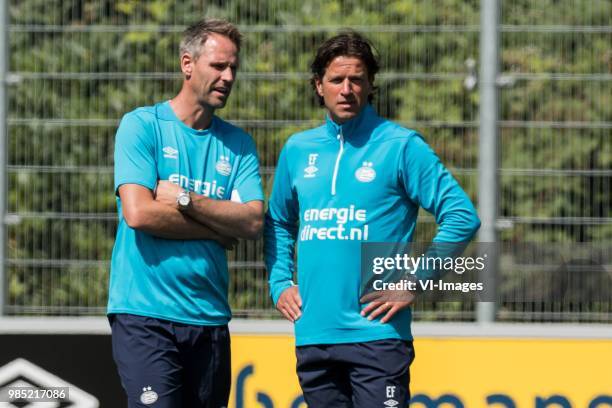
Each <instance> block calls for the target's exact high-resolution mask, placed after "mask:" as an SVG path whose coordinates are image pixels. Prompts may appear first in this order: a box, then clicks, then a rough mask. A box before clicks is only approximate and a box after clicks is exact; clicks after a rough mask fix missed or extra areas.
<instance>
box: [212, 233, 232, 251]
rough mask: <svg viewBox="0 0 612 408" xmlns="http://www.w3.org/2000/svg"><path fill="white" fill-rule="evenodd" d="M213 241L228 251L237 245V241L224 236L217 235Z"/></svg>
mask: <svg viewBox="0 0 612 408" xmlns="http://www.w3.org/2000/svg"><path fill="white" fill-rule="evenodd" d="M213 239H214V240H215V241H217V242H218V243H219V244H221V246H223V248H225V249H227V250H228V251H231V250H233V249H234V247H236V245H238V240H237V239H236V238H232V237H226V236H225V235H220V234H217V236H216V237H215V238H213Z"/></svg>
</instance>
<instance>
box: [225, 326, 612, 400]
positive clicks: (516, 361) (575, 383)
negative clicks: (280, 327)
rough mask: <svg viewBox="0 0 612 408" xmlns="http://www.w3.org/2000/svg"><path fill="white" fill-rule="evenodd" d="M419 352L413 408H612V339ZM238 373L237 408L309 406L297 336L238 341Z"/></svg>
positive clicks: (423, 344)
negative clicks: (301, 384)
mask: <svg viewBox="0 0 612 408" xmlns="http://www.w3.org/2000/svg"><path fill="white" fill-rule="evenodd" d="M415 348H416V360H415V362H414V364H413V365H412V369H411V374H412V386H411V390H412V395H413V400H412V404H411V408H412V407H414V408H421V407H423V408H437V407H439V408H463V407H466V408H467V407H469V408H480V407H494V408H514V407H517V408H531V407H533V408H546V407H550V408H610V407H612V339H610V340H559V339H557V340H555V339H497V338H496V339H487V338H443V339H436V338H418V339H417V340H416V341H415ZM232 370H233V383H232V395H231V399H230V407H232V408H306V404H305V403H304V402H303V400H302V399H301V392H300V388H299V384H298V381H297V376H296V374H295V353H294V342H293V338H292V337H291V336H288V335H287V336H272V335H270V336H268V335H234V336H233V337H232ZM372 408H378V407H372ZM380 408H385V407H382V406H381V407H380Z"/></svg>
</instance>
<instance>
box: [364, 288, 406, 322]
mask: <svg viewBox="0 0 612 408" xmlns="http://www.w3.org/2000/svg"><path fill="white" fill-rule="evenodd" d="M414 298H415V294H414V292H410V291H385V290H378V291H374V292H372V293H368V294H367V295H365V296H363V297H362V298H361V299H359V302H361V303H368V302H369V303H368V305H367V306H366V307H365V308H364V309H363V310H362V311H361V315H362V316H364V317H365V316H367V317H368V320H373V319H375V318H376V317H378V316H380V315H381V314H383V313H385V312H386V313H385V315H384V316H383V318H382V319H380V322H381V323H387V322H388V321H389V320H391V318H392V317H393V316H394V315H395V314H396V313H397V312H399V311H400V310H402V309H405V308H407V307H408V306H410V305H411V304H412V302H413V301H414Z"/></svg>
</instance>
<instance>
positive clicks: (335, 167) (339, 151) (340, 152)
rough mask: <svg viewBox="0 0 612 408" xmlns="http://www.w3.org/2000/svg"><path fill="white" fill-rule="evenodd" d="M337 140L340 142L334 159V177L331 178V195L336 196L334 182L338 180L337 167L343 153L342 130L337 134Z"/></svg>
mask: <svg viewBox="0 0 612 408" xmlns="http://www.w3.org/2000/svg"><path fill="white" fill-rule="evenodd" d="M338 140H339V141H340V150H338V156H337V157H336V165H335V166H334V175H333V177H332V186H331V193H332V195H336V180H337V179H338V167H339V166H340V158H341V157H342V152H344V137H342V130H340V133H338Z"/></svg>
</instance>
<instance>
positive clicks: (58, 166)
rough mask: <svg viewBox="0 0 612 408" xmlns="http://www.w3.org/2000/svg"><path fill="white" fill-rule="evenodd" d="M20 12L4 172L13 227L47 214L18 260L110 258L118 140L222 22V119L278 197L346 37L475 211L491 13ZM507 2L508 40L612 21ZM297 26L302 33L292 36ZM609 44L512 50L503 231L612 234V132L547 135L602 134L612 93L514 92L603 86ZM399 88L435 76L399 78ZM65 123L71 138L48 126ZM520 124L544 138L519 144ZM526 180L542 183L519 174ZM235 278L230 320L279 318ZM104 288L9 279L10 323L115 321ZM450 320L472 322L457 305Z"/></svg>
mask: <svg viewBox="0 0 612 408" xmlns="http://www.w3.org/2000/svg"><path fill="white" fill-rule="evenodd" d="M9 3H10V10H9V11H10V21H11V24H12V25H13V26H14V27H22V28H23V29H18V30H12V31H11V33H10V34H11V35H10V69H11V71H13V72H17V73H24V76H23V78H22V80H21V82H19V83H18V84H16V85H14V86H13V87H12V88H11V89H10V100H9V102H10V103H9V107H10V112H9V116H10V118H12V119H14V120H18V122H16V123H14V124H12V125H11V127H10V138H9V141H8V157H9V163H10V165H13V166H20V167H19V168H15V169H14V170H11V172H10V173H9V178H8V182H9V202H8V206H9V211H10V212H17V213H25V214H34V215H35V214H47V215H49V217H29V218H28V217H25V218H23V219H22V220H21V222H20V223H18V224H16V225H12V226H11V227H10V228H9V252H8V256H9V258H10V259H16V260H34V261H36V262H44V261H45V260H75V259H78V260H94V261H96V260H100V261H105V260H108V259H109V258H110V253H111V250H112V244H113V239H114V232H115V219H114V218H113V217H112V214H113V213H114V212H115V211H116V209H115V197H114V194H113V186H112V184H113V183H112V173H111V172H110V170H111V168H112V154H113V136H114V132H115V128H116V124H117V123H118V121H119V119H120V118H121V116H122V115H123V114H124V113H126V112H128V111H130V110H132V109H134V108H136V107H137V106H141V105H150V104H152V103H154V102H156V101H159V100H163V99H167V98H170V97H172V96H173V95H175V94H176V92H177V91H178V89H179V87H180V79H181V78H180V75H179V71H178V52H177V48H178V42H179V40H180V32H181V30H182V28H183V27H185V26H186V25H187V24H189V23H191V22H193V21H195V20H197V19H199V18H201V17H202V16H204V15H207V16H216V17H225V18H228V19H230V20H231V21H234V22H236V23H237V24H239V25H240V27H241V28H242V29H243V31H244V34H245V41H244V44H243V48H242V55H241V69H240V73H239V77H238V82H237V83H236V86H235V88H234V91H233V94H232V97H231V98H230V103H229V104H228V106H227V108H226V109H224V110H223V111H220V112H219V114H220V115H221V116H223V117H225V118H227V119H230V120H233V121H236V122H237V123H239V124H240V125H241V126H242V127H243V128H245V129H246V130H247V131H249V132H250V133H251V134H252V135H253V137H254V138H255V140H256V143H257V146H258V149H259V154H260V159H261V163H262V166H263V170H264V171H263V173H264V186H265V189H266V192H267V193H269V190H270V188H271V180H272V169H273V167H274V165H275V163H276V159H277V156H278V153H279V151H280V149H281V147H282V145H283V144H284V142H285V140H286V139H287V137H288V136H289V135H291V134H292V133H295V132H296V131H299V130H302V129H305V128H308V127H311V126H312V125H313V124H316V123H320V122H321V121H322V119H323V111H322V110H321V108H320V107H319V106H318V104H317V101H316V99H315V97H314V94H313V91H312V89H311V86H310V84H309V82H308V78H309V74H308V71H309V64H310V62H311V59H312V56H313V52H314V50H315V49H316V47H317V46H318V44H320V43H321V41H323V40H324V39H325V38H327V37H329V36H330V35H332V34H333V33H335V32H336V31H337V30H338V29H340V28H341V27H357V28H358V29H362V30H366V31H367V35H368V36H369V37H370V38H371V40H372V41H373V43H374V44H375V46H376V48H377V50H378V52H379V54H380V57H381V63H382V72H381V73H380V75H379V77H378V78H377V85H378V88H379V90H378V93H377V97H376V102H375V104H376V107H377V109H378V110H379V112H380V113H381V114H383V115H385V116H387V117H389V118H390V119H392V120H395V121H398V122H400V123H402V124H405V125H406V126H409V127H415V128H417V130H419V131H420V132H421V133H422V134H423V135H424V137H425V138H426V140H427V141H428V142H429V143H430V144H431V145H432V146H433V147H434V149H435V150H436V152H437V153H438V155H439V156H440V157H441V159H442V160H443V161H444V162H445V163H446V164H447V165H448V166H449V167H450V168H452V169H453V170H455V176H456V177H457V178H458V179H459V180H460V182H461V183H462V185H463V186H464V187H465V189H466V190H467V191H468V193H469V194H470V196H471V197H472V198H473V199H474V200H476V199H477V172H476V171H475V169H476V168H477V163H478V127H477V123H478V104H479V100H478V94H477V92H475V91H468V90H466V89H465V88H464V86H463V79H464V75H466V67H465V61H466V60H467V59H468V58H473V59H475V60H478V54H479V32H478V29H477V26H478V24H479V18H480V15H479V7H480V1H476V0H440V1H435V2H431V1H426V0H414V1H402V0H386V1H380V0H361V1H357V0H345V1H341V0H325V1H323V0H312V1H303V2H295V1H291V0H277V1H266V2H264V1H246V0H230V1H221V0H215V1H207V2H195V1H171V0H153V1H146V2H145V1H136V0H116V1H110V0H68V1H60V0H44V1H43V0H20V1H15V0H13V1H10V2H9ZM501 3H502V24H504V25H507V26H512V25H532V26H535V27H536V28H537V27H538V26H543V25H559V24H567V25H577V26H589V25H593V26H606V27H609V24H610V21H609V16H610V15H611V14H612V3H610V2H609V1H605V0H594V1H591V0H543V1H538V2H535V1H527V0H514V1H511V2H510V1H508V2H501ZM32 25H33V27H28V28H26V27H25V26H32ZM295 26H298V27H299V29H294V28H293V29H292V27H295ZM415 26H416V27H415ZM127 27H129V29H128V28H127ZM432 28H434V29H432ZM610 43H611V34H610V33H609V31H608V32H606V31H600V32H598V31H597V30H595V31H594V32H573V31H571V30H568V31H567V32H555V31H546V30H518V31H516V32H514V31H512V30H509V31H505V32H503V33H502V40H501V47H502V51H501V69H502V71H503V72H505V73H508V74H514V75H519V76H518V80H517V82H516V83H515V85H514V86H513V87H511V88H508V89H503V90H502V91H501V106H500V118H501V119H502V120H503V121H506V122H505V123H506V124H505V125H503V126H502V128H501V135H500V141H501V161H502V168H503V169H505V170H504V172H503V177H502V178H501V182H502V185H501V199H500V205H501V208H500V213H501V215H502V216H504V217H510V218H521V217H523V218H525V217H541V218H550V217H591V218H593V219H600V218H606V217H607V218H609V217H610V190H611V187H612V185H611V184H612V182H611V177H610V176H609V174H608V175H605V174H604V175H598V174H590V173H580V172H579V171H584V170H589V169H596V170H601V171H606V170H609V169H610V168H612V148H611V143H610V139H609V136H610V134H609V129H606V128H597V127H596V126H591V127H579V126H575V127H573V128H572V127H570V128H563V127H554V126H552V124H562V123H563V122H588V123H598V122H606V121H607V122H609V121H610V118H612V89H611V83H612V82H610V81H609V80H592V81H584V80H581V79H571V78H569V79H568V78H565V79H561V80H559V79H551V78H548V77H546V76H543V77H542V78H536V79H533V78H531V79H530V78H524V77H521V76H520V75H521V74H547V73H557V74H582V75H584V74H594V73H602V74H605V73H607V74H609V72H610V71H611V69H612V52H611V51H610ZM271 73H282V75H280V76H274V75H271ZM406 73H411V74H419V75H429V74H436V76H433V77H431V76H430V77H418V76H416V77H406V76H405V75H403V74H406ZM26 74H27V75H26ZM422 78H423V79H422ZM57 119H64V120H73V121H72V122H66V123H53V121H52V120H57ZM92 120H93V122H92ZM80 121H84V122H83V123H82V122H80ZM524 121H533V122H536V123H539V125H538V126H535V127H525V126H523V125H521V123H523V122H524ZM508 122H518V123H519V124H518V125H516V124H515V125H511V124H508ZM28 166H36V167H34V168H29V169H28V168H27V167H28ZM525 169H540V170H545V171H544V172H540V173H535V174H534V173H528V172H527V173H525V172H524V171H523V172H521V171H520V170H525ZM565 170H576V171H578V172H576V173H575V174H572V175H570V176H567V175H565V173H562V172H561V173H560V172H559V171H565ZM547 172H548V173H547ZM555 172H557V173H555ZM71 214H72V215H71ZM74 214H78V217H75V216H74ZM100 214H102V217H101V219H98V220H96V219H95V218H96V217H98V216H100ZM109 214H111V216H110V217H109ZM71 217H72V218H71ZM434 233H435V228H434V225H433V224H432V223H431V222H424V223H422V224H421V225H420V226H419V229H418V238H419V239H428V238H429V239H430V238H431V237H432V236H433V234H434ZM503 238H504V240H507V241H510V242H515V241H533V242H544V241H566V242H580V241H584V242H589V241H605V242H610V241H612V226H611V225H610V224H609V223H608V224H605V223H603V224H602V225H598V224H597V223H592V225H587V224H585V225H577V226H559V225H554V224H538V223H517V224H515V225H514V227H513V228H512V229H510V230H506V231H504V232H503ZM260 245H261V244H260V243H249V244H242V246H241V249H239V250H238V251H237V252H236V253H234V254H231V255H230V259H231V260H233V261H237V262H242V261H245V260H248V261H261V247H260ZM36 262H34V263H36ZM62 268H63V269H62ZM232 276H233V280H232V285H233V286H232V292H231V293H232V303H233V305H234V306H235V307H236V308H239V309H241V310H244V309H249V308H257V309H264V308H266V307H268V306H269V300H267V297H266V298H265V299H264V298H262V297H261V294H262V293H265V291H266V288H265V277H264V276H263V271H262V270H261V269H249V268H248V267H246V268H242V269H240V268H239V269H234V270H232ZM106 279H107V268H106V266H99V265H97V264H96V265H93V266H92V265H90V264H87V263H85V264H79V265H76V266H74V265H71V266H68V267H57V268H46V269H45V268H43V267H40V266H27V265H26V266H23V265H12V264H10V268H9V279H8V289H9V293H10V296H9V299H10V302H11V304H14V305H23V306H27V307H26V308H24V309H15V310H16V311H20V310H21V311H23V310H26V311H27V310H29V311H31V312H36V313H40V312H45V309H44V306H45V305H47V306H49V309H48V310H51V311H57V312H60V311H61V312H62V313H70V312H71V311H72V312H75V313H83V309H78V306H89V307H94V306H95V307H98V308H99V307H103V306H104V303H105V299H104V296H105V293H106V292H105V291H106ZM41 288H43V289H41ZM28 307H29V309H28ZM54 307H56V308H54ZM48 310H47V311H48ZM90 310H94V311H96V312H97V311H99V310H100V309H90ZM448 310H449V311H451V312H457V313H459V312H461V311H462V310H464V309H462V307H461V306H460V305H459V306H458V305H450V306H448Z"/></svg>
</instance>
